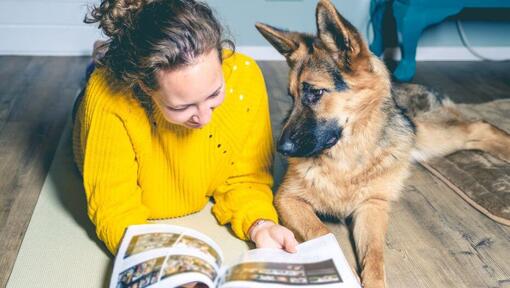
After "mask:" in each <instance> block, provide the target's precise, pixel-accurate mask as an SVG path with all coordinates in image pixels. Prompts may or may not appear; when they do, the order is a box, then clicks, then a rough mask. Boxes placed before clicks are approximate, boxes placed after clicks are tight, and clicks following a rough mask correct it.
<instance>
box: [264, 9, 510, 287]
mask: <svg viewBox="0 0 510 288" xmlns="http://www.w3.org/2000/svg"><path fill="white" fill-rule="evenodd" d="M316 17H317V26H318V36H316V37H314V36H311V35H307V34H303V33H296V32H287V31H282V30H279V29H276V28H274V27H271V26H268V25H265V24H257V28H258V29H259V31H260V32H261V33H262V34H263V36H264V37H266V39H268V40H269V42H271V44H272V45H273V46H275V48H277V49H278V51H279V52H280V53H282V54H283V55H284V56H285V57H286V59H287V62H288V64H289V66H290V68H291V69H290V73H289V93H290V94H291V96H292V97H294V102H295V104H294V107H293V109H292V111H291V114H290V116H289V119H288V120H287V121H286V123H285V124H284V127H283V129H284V130H285V129H290V126H292V125H293V123H294V122H295V121H298V120H296V119H299V118H300V117H306V116H305V115H304V112H303V111H304V109H305V108H303V104H301V101H300V98H301V97H302V94H303V92H302V85H303V84H302V83H303V82H306V83H313V85H314V86H316V87H328V88H331V87H334V81H335V79H333V76H332V75H333V74H332V73H331V69H338V70H339V71H341V76H342V77H343V81H344V82H345V83H346V84H347V86H348V89H344V90H341V89H337V90H340V91H335V89H332V88H331V89H329V91H330V92H329V93H328V95H324V96H322V98H321V100H320V101H319V102H317V103H316V104H314V106H313V108H312V109H313V113H314V115H315V117H317V118H318V119H336V121H337V123H338V125H340V126H341V127H342V128H343V130H342V137H341V139H340V140H339V141H338V142H337V143H336V144H335V145H334V146H333V147H331V148H328V149H325V150H324V151H322V152H321V153H320V154H318V155H314V156H311V157H304V158H298V157H289V159H288V162H289V165H288V170H287V172H286V175H285V177H284V180H283V183H282V184H281V186H280V188H279V190H278V192H277V194H276V197H275V205H276V207H277V209H278V212H279V214H280V217H281V220H282V222H283V223H284V225H286V226H287V227H289V228H290V229H291V230H293V231H294V232H295V234H296V236H297V237H298V238H299V239H300V240H308V239H312V238H315V237H318V236H321V235H323V234H326V233H329V230H328V228H327V227H326V226H325V225H324V224H323V223H322V222H321V220H320V219H319V217H318V216H317V213H320V214H328V215H332V216H335V217H341V218H344V217H349V216H352V218H353V234H354V239H355V244H356V249H357V253H358V257H359V260H360V261H359V262H360V264H361V266H362V272H361V278H362V282H363V284H364V287H366V288H372V287H384V286H385V276H384V275H385V274H384V265H383V258H384V257H383V254H384V253H383V252H384V238H385V233H386V230H387V226H388V213H389V210H390V203H391V201H394V200H397V198H398V196H399V193H400V191H401V190H402V186H403V183H404V180H405V179H406V177H407V176H408V174H409V168H410V165H411V163H412V160H413V157H414V158H419V159H427V158H430V157H434V156H439V155H444V154H447V153H451V152H453V151H456V150H459V149H481V150H484V151H487V152H489V153H492V154H493V155H495V156H498V157H500V158H502V159H504V160H506V161H509V162H510V149H509V147H510V137H509V135H508V134H507V133H505V132H503V131H501V130H499V129H497V128H495V127H493V126H491V125H489V124H487V123H484V122H480V121H474V122H473V121H469V120H467V119H465V118H463V116H462V115H461V114H460V113H459V112H458V111H457V110H456V108H455V105H454V104H453V103H451V102H449V101H448V100H447V99H443V100H441V99H440V98H438V97H436V96H437V95H435V94H434V92H432V91H429V90H427V89H424V88H423V87H421V86H416V85H407V86H406V85H404V86H401V87H392V85H391V82H390V77H389V75H388V72H387V69H386V67H385V66H384V64H383V63H382V62H381V61H380V60H379V59H377V58H376V57H375V56H373V55H372V54H371V53H370V52H369V50H368V48H367V45H366V44H365V43H364V41H363V40H362V39H361V36H360V35H359V33H358V32H357V31H356V29H355V28H354V27H353V26H352V25H351V24H350V23H349V22H348V21H346V20H345V19H344V18H343V17H342V16H341V15H340V14H339V13H338V12H337V11H336V9H335V7H334V6H333V5H332V4H331V3H330V2H329V1H328V0H321V1H319V3H318V5H317V11H316ZM331 27H333V28H334V29H332V28H331ZM332 30H333V31H332ZM335 33H336V34H335ZM338 39H340V41H339V40H338ZM342 41H343V42H342ZM332 63H333V64H332ZM328 65H329V66H328ZM331 65H333V66H334V67H333V68H332V67H331ZM399 107H404V108H406V109H407V112H406V113H403V112H402V111H401V110H399V109H398V108H399ZM407 117H409V118H411V119H412V121H408V120H411V119H409V118H407ZM409 123H411V126H410V125H409ZM412 123H414V124H415V125H416V130H415V131H413V129H412V128H413V127H412Z"/></svg>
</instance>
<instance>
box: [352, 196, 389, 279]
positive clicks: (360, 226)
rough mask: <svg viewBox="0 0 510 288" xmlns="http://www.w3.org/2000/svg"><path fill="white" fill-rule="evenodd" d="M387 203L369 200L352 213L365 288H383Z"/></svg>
mask: <svg viewBox="0 0 510 288" xmlns="http://www.w3.org/2000/svg"><path fill="white" fill-rule="evenodd" d="M389 206H390V205H389V201H386V200H381V199H369V200H367V201H365V202H363V204H361V205H360V206H359V207H358V208H357V209H356V211H354V215H353V220H354V221H353V222H354V229H353V230H354V241H355V242H356V249H357V252H358V257H359V260H360V263H361V267H362V272H361V279H362V283H363V286H364V287H365V288H382V287H385V274H384V243H385V242H384V238H385V235H386V229H387V227H388V212H389V209H390V207H389Z"/></svg>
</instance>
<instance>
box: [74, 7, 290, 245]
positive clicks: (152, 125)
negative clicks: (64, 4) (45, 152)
mask: <svg viewBox="0 0 510 288" xmlns="http://www.w3.org/2000/svg"><path fill="white" fill-rule="evenodd" d="M86 22H88V23H96V22H99V27H101V28H102V29H103V32H104V33H105V34H106V36H108V37H109V40H108V41H107V42H106V47H104V48H106V49H105V50H106V52H105V54H104V56H103V57H102V58H101V59H99V60H98V61H97V63H96V66H97V67H96V69H95V70H94V72H93V73H92V75H91V76H90V79H89V80H88V83H87V87H86V89H85V91H84V96H83V99H81V100H79V101H80V102H79V103H78V106H77V112H76V119H75V125H74V131H73V132H74V135H73V136H74V154H75V160H76V162H77V164H78V167H79V169H80V171H81V173H82V175H83V182H84V187H85V192H86V196H87V204H88V214H89V217H90V218H91V220H92V221H93V222H94V224H95V225H96V231H97V234H98V236H99V238H100V239H101V240H103V241H104V242H105V244H106V246H107V247H108V249H109V250H110V251H111V252H112V253H113V254H115V253H116V251H117V248H118V245H119V242H120V239H121V237H122V235H123V232H124V229H125V228H126V227H127V226H128V225H132V224H140V223H145V222H147V220H150V219H164V218H172V217H179V216H184V215H187V214H190V213H194V212H197V211H199V210H201V209H202V208H203V207H204V206H205V205H206V203H207V202H208V201H209V198H210V197H211V196H212V197H213V198H214V201H215V204H214V206H213V213H214V215H215V217H216V219H217V220H218V222H219V223H221V224H227V223H230V224H231V227H232V229H233V231H234V233H235V234H236V236H237V237H239V238H240V239H244V240H246V239H250V240H252V241H253V242H255V244H256V246H257V247H279V248H283V249H285V250H287V251H289V252H293V251H295V246H296V244H297V242H296V240H295V238H294V235H293V234H292V232H290V231H289V230H288V229H286V228H284V227H283V226H280V225H278V224H277V223H278V222H277V221H278V219H277V214H276V211H275V209H274V207H273V205H272V192H271V185H272V176H271V174H270V166H271V161H272V157H273V154H272V136H271V125H270V119H269V112H268V99H267V94H266V90H265V85H264V79H263V76H262V74H261V72H260V69H259V68H258V66H257V64H256V63H255V62H254V61H253V60H252V59H250V58H248V57H246V56H244V55H241V54H238V53H234V52H232V51H231V50H227V49H223V46H224V45H225V44H229V43H231V42H229V41H224V40H222V29H221V26H220V25H219V23H218V21H217V20H216V19H215V17H214V15H213V14H212V11H211V9H210V8H209V7H208V6H207V5H206V4H204V3H201V2H196V1H193V0H154V1H149V0H130V1H128V0H117V1H115V0H105V1H103V2H102V3H101V5H100V6H99V7H97V8H95V9H93V10H92V12H91V14H90V17H88V18H87V19H86Z"/></svg>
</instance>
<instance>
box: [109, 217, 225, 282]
mask: <svg viewBox="0 0 510 288" xmlns="http://www.w3.org/2000/svg"><path fill="white" fill-rule="evenodd" d="M222 263H223V254H222V252H221V249H220V247H219V246H218V245H217V244H216V243H214V242H213V241H212V240H211V239H210V238H208V237H207V236H205V235H204V234H202V233H200V232H198V231H196V230H192V229H188V228H184V227H179V226H175V225H168V224H145V225H133V226H129V227H128V229H126V233H125V234H124V238H123V239H122V242H121V245H120V247H119V251H118V253H117V256H116V257H115V263H114V266H113V273H112V278H111V280H110V288H124V287H126V288H128V287H129V288H143V287H147V286H150V287H155V288H157V287H177V286H180V285H183V284H185V283H190V282H202V283H204V284H206V285H207V286H208V287H215V286H214V283H215V282H217V278H218V271H219V270H220V267H221V265H222Z"/></svg>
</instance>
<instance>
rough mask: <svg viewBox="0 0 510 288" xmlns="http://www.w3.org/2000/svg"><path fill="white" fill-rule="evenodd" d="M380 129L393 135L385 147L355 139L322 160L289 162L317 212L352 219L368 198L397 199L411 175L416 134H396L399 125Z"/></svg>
mask: <svg viewBox="0 0 510 288" xmlns="http://www.w3.org/2000/svg"><path fill="white" fill-rule="evenodd" d="M398 117H400V116H398ZM388 120H389V119H388ZM381 129H388V130H389V131H384V133H379V134H389V135H391V136H387V135H386V136H384V137H387V138H388V137H389V138H388V139H385V141H386V142H387V143H385V144H384V145H381V144H380V143H378V142H377V141H374V142H372V143H371V144H370V143H369V144H365V145H362V144H359V143H358V142H356V141H355V140H352V141H350V142H344V143H339V144H338V145H337V146H335V147H334V148H332V150H331V151H329V152H327V153H324V154H323V155H321V156H319V157H315V158H309V159H300V160H289V161H290V162H289V167H292V170H293V173H295V179H301V180H300V182H301V183H300V185H301V187H302V188H304V189H303V190H304V194H303V195H300V197H302V198H304V199H305V200H306V201H307V202H308V203H310V204H311V205H312V206H313V207H314V209H315V210H316V211H318V212H320V213H324V214H329V215H334V216H336V217H346V216H349V215H350V214H351V213H352V212H353V211H354V209H355V208H356V207H359V204H360V203H362V202H364V201H366V200H368V199H373V198H376V199H384V200H390V201H392V200H396V199H397V198H398V195H399V193H400V190H401V189H402V186H403V182H404V180H405V179H406V178H407V176H408V173H409V166H410V164H411V162H410V151H411V149H412V147H413V139H414V135H412V134H411V133H407V132H406V133H397V132H396V131H399V129H400V127H398V125H397V126H395V125H392V126H384V127H382V128H381ZM376 134H377V133H376ZM351 137H353V136H351ZM353 138H354V137H353ZM365 143H366V142H365Z"/></svg>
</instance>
